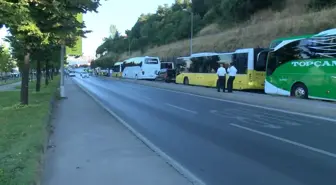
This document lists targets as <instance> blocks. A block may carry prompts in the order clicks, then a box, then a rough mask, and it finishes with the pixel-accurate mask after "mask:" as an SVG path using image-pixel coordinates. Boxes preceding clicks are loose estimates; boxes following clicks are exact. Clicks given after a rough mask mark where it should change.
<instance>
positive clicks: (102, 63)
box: [90, 53, 119, 69]
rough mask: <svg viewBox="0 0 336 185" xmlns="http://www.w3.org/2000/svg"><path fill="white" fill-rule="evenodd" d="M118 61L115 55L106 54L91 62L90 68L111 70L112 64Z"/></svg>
mask: <svg viewBox="0 0 336 185" xmlns="http://www.w3.org/2000/svg"><path fill="white" fill-rule="evenodd" d="M118 59H119V56H118V55H117V54H115V53H108V54H107V55H104V56H102V57H100V58H99V59H97V60H95V61H93V62H92V63H91V66H90V67H91V68H96V67H101V68H103V69H107V68H112V67H113V65H114V63H116V62H117V61H118Z"/></svg>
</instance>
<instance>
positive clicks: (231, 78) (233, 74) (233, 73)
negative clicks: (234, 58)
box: [227, 63, 237, 93]
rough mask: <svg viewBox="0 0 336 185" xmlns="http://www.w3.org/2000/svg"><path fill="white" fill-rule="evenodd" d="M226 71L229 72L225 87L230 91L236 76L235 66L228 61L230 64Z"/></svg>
mask: <svg viewBox="0 0 336 185" xmlns="http://www.w3.org/2000/svg"><path fill="white" fill-rule="evenodd" d="M227 72H228V73H229V79H228V81H227V88H228V92H229V93H232V88H233V81H234V80H235V78H236V74H237V68H236V67H235V66H234V65H233V64H232V63H230V66H229V68H228V70H227Z"/></svg>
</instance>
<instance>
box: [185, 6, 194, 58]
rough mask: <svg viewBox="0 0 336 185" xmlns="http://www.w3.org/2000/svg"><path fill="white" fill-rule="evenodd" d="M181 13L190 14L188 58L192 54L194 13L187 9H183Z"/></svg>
mask: <svg viewBox="0 0 336 185" xmlns="http://www.w3.org/2000/svg"><path fill="white" fill-rule="evenodd" d="M183 11H186V12H189V13H190V21H191V22H190V56H191V55H192V53H193V32H194V13H193V12H192V10H191V11H189V10H187V9H183Z"/></svg>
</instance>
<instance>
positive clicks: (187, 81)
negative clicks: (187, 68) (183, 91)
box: [183, 77, 189, 85]
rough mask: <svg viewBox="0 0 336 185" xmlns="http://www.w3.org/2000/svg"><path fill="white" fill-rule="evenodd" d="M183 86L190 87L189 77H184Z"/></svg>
mask: <svg viewBox="0 0 336 185" xmlns="http://www.w3.org/2000/svg"><path fill="white" fill-rule="evenodd" d="M183 84H184V85H189V79H188V77H184V79H183Z"/></svg>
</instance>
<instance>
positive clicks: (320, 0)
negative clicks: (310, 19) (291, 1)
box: [308, 0, 336, 10]
mask: <svg viewBox="0 0 336 185" xmlns="http://www.w3.org/2000/svg"><path fill="white" fill-rule="evenodd" d="M335 5H336V2H335V0H310V2H309V4H308V6H309V8H311V9H317V10H319V9H322V8H326V7H330V6H335Z"/></svg>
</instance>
